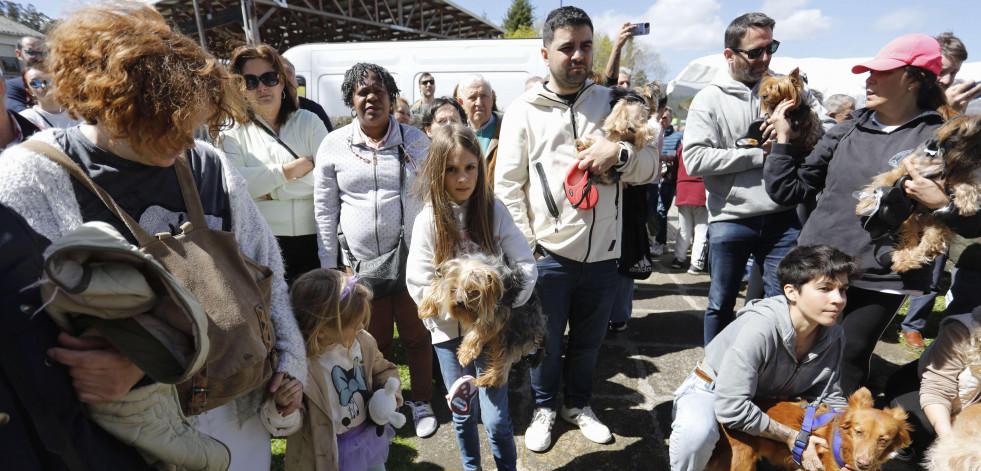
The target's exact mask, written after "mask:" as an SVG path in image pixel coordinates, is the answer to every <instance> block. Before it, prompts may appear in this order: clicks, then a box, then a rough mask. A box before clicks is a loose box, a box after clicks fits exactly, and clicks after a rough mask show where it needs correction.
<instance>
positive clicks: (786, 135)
mask: <svg viewBox="0 0 981 471" xmlns="http://www.w3.org/2000/svg"><path fill="white" fill-rule="evenodd" d="M792 106H794V102H793V100H783V101H781V102H780V104H779V105H777V107H776V108H774V109H773V113H770V118H769V119H767V120H766V125H765V126H766V127H765V128H763V129H764V131H763V140H768V138H769V137H770V136H771V135H775V136H776V139H777V143H778V144H786V143H788V142H790V140H791V139H794V138H796V137H797V136H799V135H800V131H796V132H795V131H794V129H793V127H792V126H791V125H790V120H788V119H787V112H788V111H790V108H791V107H792Z"/></svg>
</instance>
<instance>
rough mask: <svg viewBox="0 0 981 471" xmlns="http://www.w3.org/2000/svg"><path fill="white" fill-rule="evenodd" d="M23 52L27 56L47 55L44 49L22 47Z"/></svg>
mask: <svg viewBox="0 0 981 471" xmlns="http://www.w3.org/2000/svg"><path fill="white" fill-rule="evenodd" d="M24 54H27V55H29V56H42V57H43V56H46V55H48V53H47V52H45V51H35V50H34V49H24Z"/></svg>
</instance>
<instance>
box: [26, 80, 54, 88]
mask: <svg viewBox="0 0 981 471" xmlns="http://www.w3.org/2000/svg"><path fill="white" fill-rule="evenodd" d="M27 84H28V85H30V86H31V88H33V89H35V90H36V89H38V88H42V87H47V86H48V85H51V82H50V81H48V80H36V79H35V80H31V81H30V82H27Z"/></svg>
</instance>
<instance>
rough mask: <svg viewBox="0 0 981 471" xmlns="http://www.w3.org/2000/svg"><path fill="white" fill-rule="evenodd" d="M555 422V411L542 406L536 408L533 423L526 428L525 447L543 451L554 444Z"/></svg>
mask: <svg viewBox="0 0 981 471" xmlns="http://www.w3.org/2000/svg"><path fill="white" fill-rule="evenodd" d="M553 423H555V411H553V410H551V409H546V408H544V407H540V408H538V409H535V414H534V415H533V416H532V418H531V425H529V426H528V430H525V448H527V449H529V450H531V451H536V452H542V451H545V450H546V449H548V446H549V445H551V444H552V424H553Z"/></svg>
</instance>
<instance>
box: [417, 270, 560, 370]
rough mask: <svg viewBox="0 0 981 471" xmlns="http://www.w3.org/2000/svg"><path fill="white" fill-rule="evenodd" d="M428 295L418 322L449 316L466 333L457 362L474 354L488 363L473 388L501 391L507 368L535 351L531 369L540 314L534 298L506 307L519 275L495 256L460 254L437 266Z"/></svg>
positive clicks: (540, 333) (541, 336)
mask: <svg viewBox="0 0 981 471" xmlns="http://www.w3.org/2000/svg"><path fill="white" fill-rule="evenodd" d="M436 275H437V276H436V278H434V279H433V281H432V283H431V284H430V289H429V293H428V294H427V296H426V298H425V299H423V301H422V303H420V304H419V318H421V319H425V318H427V317H433V316H437V315H440V313H441V312H446V313H449V315H450V317H452V318H453V319H456V320H457V322H459V323H460V325H461V326H463V329H464V330H465V331H466V334H465V335H464V336H463V340H462V341H461V343H460V348H458V349H457V360H459V362H460V364H461V365H469V364H470V362H472V361H474V360H475V359H476V358H477V357H478V356H480V354H481V353H482V352H483V353H486V355H487V358H489V359H490V361H489V364H488V365H487V368H486V369H485V370H483V371H482V374H480V375H479V376H478V377H477V380H476V381H474V384H476V385H477V386H481V387H483V386H501V385H503V384H505V383H506V382H507V379H508V373H509V372H510V370H511V365H512V364H513V363H515V362H517V361H518V360H520V359H521V358H522V357H523V356H524V355H528V354H530V353H532V352H533V351H536V350H537V352H538V353H536V355H535V356H534V357H533V359H532V364H533V365H534V363H535V362H536V361H537V362H540V361H541V360H542V359H544V350H543V348H544V345H545V332H546V330H545V321H546V320H545V314H544V313H543V312H542V309H541V304H540V303H539V302H538V297H537V295H532V297H531V299H529V300H528V302H526V303H525V304H524V305H522V306H520V307H515V308H512V307H511V305H512V303H513V302H514V299H515V297H516V296H517V293H518V292H520V291H521V288H522V286H523V283H524V272H523V271H522V270H521V269H519V268H517V267H516V266H514V265H511V264H505V263H503V261H502V260H501V259H500V257H491V256H487V255H483V254H473V255H465V256H462V257H460V258H454V259H450V260H447V261H445V262H443V263H441V264H440V265H439V267H438V268H437V270H436Z"/></svg>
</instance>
